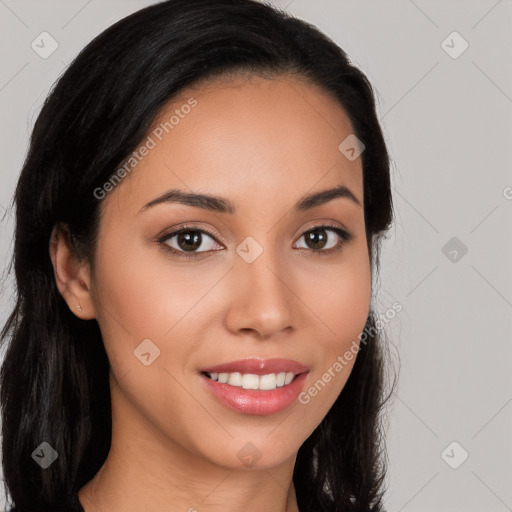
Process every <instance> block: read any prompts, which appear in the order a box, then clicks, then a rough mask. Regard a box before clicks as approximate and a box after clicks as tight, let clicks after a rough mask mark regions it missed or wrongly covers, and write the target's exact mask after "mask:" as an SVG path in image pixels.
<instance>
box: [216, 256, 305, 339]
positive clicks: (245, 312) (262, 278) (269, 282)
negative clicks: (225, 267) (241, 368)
mask: <svg viewBox="0 0 512 512" xmlns="http://www.w3.org/2000/svg"><path fill="white" fill-rule="evenodd" d="M290 276H291V272H289V271H285V270H284V265H283V264H280V263H279V262H278V260H277V256H276V251H275V250H273V249H265V250H264V251H263V252H262V254H261V255H260V256H259V257H258V258H257V259H256V260H255V261H253V262H252V263H247V262H246V261H245V260H244V259H243V258H241V257H238V256H237V257H236V261H235V266H234V268H233V270H232V271H231V272H230V276H229V287H230V289H229V292H228V293H229V297H230V300H229V307H228V311H227V314H226V323H227V327H228V329H229V330H230V331H231V332H233V333H235V334H239V333H240V332H241V331H251V332H255V333H257V335H258V337H260V338H265V339H267V338H269V337H272V336H275V335H277V334H278V333H280V332H281V331H286V330H292V329H294V328H297V322H298V318H299V316H298V315H299V314H300V311H299V310H298V306H297V303H298V302H299V303H300V301H298V300H297V298H296V297H295V296H294V293H293V282H291V281H293V278H292V277H290Z"/></svg>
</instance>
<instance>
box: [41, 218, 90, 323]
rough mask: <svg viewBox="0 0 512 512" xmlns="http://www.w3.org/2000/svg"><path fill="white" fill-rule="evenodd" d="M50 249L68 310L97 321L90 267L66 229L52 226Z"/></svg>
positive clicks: (55, 273)
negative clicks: (80, 255)
mask: <svg viewBox="0 0 512 512" xmlns="http://www.w3.org/2000/svg"><path fill="white" fill-rule="evenodd" d="M49 249H50V258H51V260H52V265H53V272H54V275H55V281H56V284H57V288H58V289H59V291H60V293H61V295H62V297H63V298H64V300H65V301H66V302H67V304H68V306H69V309H71V311H72V312H73V313H74V314H75V315H76V316H77V317H79V318H81V319H83V320H90V319H92V318H96V310H95V306H94V301H93V298H92V296H91V291H90V290H91V272H90V266H89V263H88V262H86V261H85V260H81V259H80V258H79V256H78V255H77V254H76V250H75V248H74V247H73V244H72V242H71V236H70V232H69V228H68V227H67V226H65V225H63V224H61V223H57V224H55V226H54V227H53V230H52V234H51V236H50V248H49Z"/></svg>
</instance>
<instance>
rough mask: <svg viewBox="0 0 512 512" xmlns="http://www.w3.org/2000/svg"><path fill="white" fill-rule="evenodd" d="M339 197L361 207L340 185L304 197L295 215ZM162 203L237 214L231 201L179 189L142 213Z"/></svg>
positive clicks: (156, 199)
mask: <svg viewBox="0 0 512 512" xmlns="http://www.w3.org/2000/svg"><path fill="white" fill-rule="evenodd" d="M339 197H344V198H347V199H349V200H350V201H352V202H353V203H355V204H357V205H359V206H361V203H360V202H359V199H357V197H356V196H355V195H354V194H353V193H352V192H351V191H350V189H349V188H347V187H346V186H345V185H338V186H337V187H335V188H331V189H327V190H322V191H320V192H314V193H312V194H308V195H305V196H303V197H302V198H301V199H299V200H298V201H297V203H295V205H294V206H293V211H294V212H295V213H300V212H303V211H305V210H309V209H311V208H314V207H315V206H320V205H322V204H325V203H328V202H329V201H332V200H333V199H337V198H339ZM162 203H179V204H184V205H187V206H194V207H196V208H201V209H203V210H210V211H215V212H219V213H229V214H234V213H236V206H235V204H234V203H233V202H232V201H230V200H229V199H225V198H223V197H220V196H215V195H211V194H198V193H194V192H185V191H183V190H179V189H172V190H168V191H167V192H165V194H162V195H161V196H158V197H157V198H155V199H153V200H151V201H150V202H149V203H147V204H145V205H144V206H143V207H142V208H141V209H140V212H142V211H143V210H147V209H148V208H151V207H152V206H155V205H157V204H162ZM140 212H139V213H140Z"/></svg>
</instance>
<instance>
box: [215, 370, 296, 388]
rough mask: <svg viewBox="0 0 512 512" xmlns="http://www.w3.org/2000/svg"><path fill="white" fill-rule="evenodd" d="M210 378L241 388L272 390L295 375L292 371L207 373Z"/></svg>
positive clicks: (289, 380)
mask: <svg viewBox="0 0 512 512" xmlns="http://www.w3.org/2000/svg"><path fill="white" fill-rule="evenodd" d="M207 375H208V376H209V377H210V378H211V379H212V380H216V381H218V382H220V383H221V384H226V383H227V384H229V385H230V386H235V387H239V388H240V387H241V388H243V389H262V390H272V389H276V387H277V388H280V387H282V386H286V385H287V384H290V382H291V381H292V380H293V378H294V377H295V374H294V373H293V372H281V373H268V374H266V375H255V374H253V373H245V374H242V373H239V372H233V373H215V372H212V373H207Z"/></svg>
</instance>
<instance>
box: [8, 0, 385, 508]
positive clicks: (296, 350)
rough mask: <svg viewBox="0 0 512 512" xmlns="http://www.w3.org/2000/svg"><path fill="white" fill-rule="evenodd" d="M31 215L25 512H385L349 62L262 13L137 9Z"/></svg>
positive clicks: (363, 158)
mask: <svg viewBox="0 0 512 512" xmlns="http://www.w3.org/2000/svg"><path fill="white" fill-rule="evenodd" d="M14 200H15V205H16V235H15V247H14V267H15V273H16V282H17V293H18V296H17V302H16V305H15V308H14V310H13V312H12V314H11V315H10V317H9V318H8V321H7V324H6V325H5V327H4V329H3V332H2V339H3V340H4V342H5V340H6V339H7V338H8V337H9V338H10V343H9V345H8V347H7V351H6V355H5V360H4V363H3V366H2V372H1V404H2V414H3V429H2V430H3V438H2V443H3V444H2V450H3V471H4V477H5V484H6V488H7V489H6V490H7V491H8V492H9V494H10V496H11V499H12V502H13V505H15V508H14V509H13V510H16V511H17V512H25V511H27V512H28V511H35V510H37V511H54V510H79V511H86V512H94V511H97V510H101V511H104V512H107V511H108V512H116V511H121V510H122V511H130V510H164V509H165V510H188V511H194V510H198V511H213V510H218V509H220V508H222V510H224V511H226V510H255V511H259V510H272V511H276V512H277V511H279V512H282V511H286V512H292V511H297V510H300V511H301V512H306V511H336V512H341V511H347V510H357V511H363V510H364V511H368V510H373V511H380V510H383V503H382V502H383V485H384V478H385V464H384V462H385V461H384V458H385V451H384V448H383V446H384V445H383V433H382V426H381V413H382V411H383V406H384V404H385V402H386V400H387V397H386V396H385V392H384V391H385V387H386V386H385V382H384V375H385V364H384V357H383V356H384V355H385V351H386V347H385V346H384V345H383V340H382V339H381V336H380V335H379V333H378V328H377V327H376V323H375V313H374V311H373V309H372V307H371V299H372V294H373V292H374V288H373V284H372V274H373V273H374V272H376V271H377V270H378V252H379V241H380V238H381V236H382V235H383V234H384V233H385V231H386V230H387V229H388V228H389V226H390V224H391V221H392V200H391V191H390V177H389V158H388V154H387V150H386V146H385V142H384V139H383V136H382V132H381V129H380V126H379V123H378V120H377V116H376V112H375V104H374V96H373V91H372V87H371V85H370V84H369V82H368V80H367V79H366V77H365V76H364V74H363V73H362V72H361V71H360V70H359V69H357V68H356V67H354V66H353V65H352V64H351V63H350V62H349V60H348V58H347V56H346V54H345V53H344V52H343V50H341V49H340V48H339V47H338V46H337V45H335V44H334V43H333V42H332V41H331V40H329V39H328V38H327V37H326V36H324V35H323V34H322V33H320V32H319V31H318V30H317V29H316V28H314V27H313V26H311V25H308V24H306V23H305V22H303V21H301V20H298V19H295V18H293V17H291V16H289V15H287V14H286V13H285V12H281V11H279V10H277V9H275V8H272V7H271V6H270V5H266V4H263V3H258V2H254V1H251V0H220V1H216V2H210V1H206V0H194V1H192V2H190V1H185V0H168V1H165V2H161V3H159V4H156V5H153V6H150V7H147V8H145V9H142V10H140V11H138V12H136V13H134V14H132V15H130V16H128V17H126V18H124V19H123V20H121V21H119V22H117V23H116V24H115V25H113V26H112V27H110V28H108V29H107V30H105V31H104V32H103V33H102V34H100V35H99V36H98V37H96V38H95V39H94V40H93V41H92V42H91V43H90V44H89V45H88V46H87V47H86V48H85V49H84V50H83V51H82V52H81V53H80V55H79V56H78V57H77V58H76V59H75V61H74V62H73V63H72V64H71V65H70V66H69V68H68V69H67V71H66V72H65V73H64V75H63V76H62V77H61V78H60V79H59V81H58V83H57V84H56V86H55V87H54V89H53V90H52V92H51V94H50V95H49V97H48V99H47V101H46V103H45V105H44V107H43V109H42V111H41V113H40V115H39V117H38V119H37V122H36V124H35V127H34V130H33V134H32V139H31V142H30V150H29V153H28V156H27V159H26V161H25V163H24V167H23V170H22V173H21V176H20V179H19V182H18V185H17V189H16V193H15V198H14Z"/></svg>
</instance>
